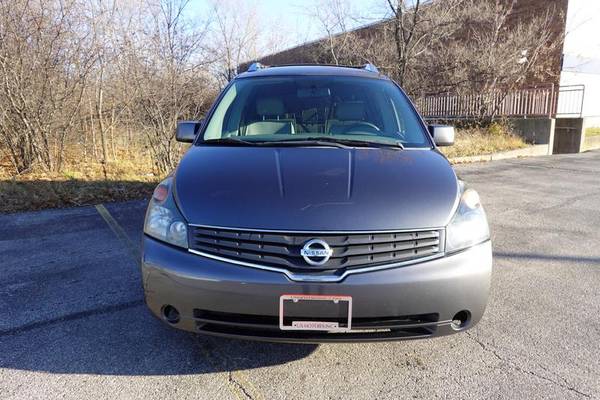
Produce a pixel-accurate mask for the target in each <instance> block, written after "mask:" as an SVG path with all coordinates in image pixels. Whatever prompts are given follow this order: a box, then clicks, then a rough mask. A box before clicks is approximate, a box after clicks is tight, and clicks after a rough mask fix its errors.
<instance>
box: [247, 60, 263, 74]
mask: <svg viewBox="0 0 600 400" xmlns="http://www.w3.org/2000/svg"><path fill="white" fill-rule="evenodd" d="M263 68H267V67H266V66H264V65H262V64H261V63H259V62H254V63H252V64H250V66H249V67H248V69H247V70H246V72H256V71H258V70H259V69H263Z"/></svg>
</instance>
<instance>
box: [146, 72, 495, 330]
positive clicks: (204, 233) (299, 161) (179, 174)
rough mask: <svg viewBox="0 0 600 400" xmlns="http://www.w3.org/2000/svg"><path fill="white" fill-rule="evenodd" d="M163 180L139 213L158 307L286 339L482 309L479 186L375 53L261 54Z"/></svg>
mask: <svg viewBox="0 0 600 400" xmlns="http://www.w3.org/2000/svg"><path fill="white" fill-rule="evenodd" d="M176 137H177V140H179V141H182V142H191V143H192V145H191V147H190V148H189V150H188V151H187V152H186V154H185V155H184V157H183V159H182V160H181V162H180V163H179V166H178V167H177V169H176V170H175V171H174V172H173V173H172V174H171V175H170V176H169V177H168V178H167V179H165V180H164V181H163V182H161V183H160V184H159V185H158V186H157V188H156V190H155V191H154V194H153V196H152V199H151V200H150V203H149V205H148V210H147V213H146V220H145V224H144V237H143V256H142V277H143V286H144V292H145V300H146V304H147V305H148V307H149V309H150V310H151V312H152V313H153V314H154V315H156V316H157V317H158V318H160V319H161V320H163V321H165V322H166V323H167V324H169V325H171V326H173V327H175V328H179V329H183V330H187V331H191V332H198V333H206V334H213V335H221V336H227V337H237V338H246V339H256V340H268V341H284V342H334V341H377V340H398V339H414V338H429V337H436V336H441V335H448V334H451V333H455V332H460V331H463V330H466V329H469V328H471V327H472V326H474V325H475V324H476V323H477V322H478V321H479V320H480V319H481V317H482V315H483V313H484V309H485V307H486V302H487V298H488V291H489V288H490V275H491V268H492V249H491V243H490V233H489V229H488V223H487V219H486V215H485V213H484V210H483V207H482V205H481V203H480V199H479V196H478V194H477V192H476V191H475V190H473V189H472V188H469V187H468V185H466V184H465V183H464V182H462V181H461V180H460V179H458V178H457V176H456V174H455V172H454V170H453V169H452V167H451V165H450V163H449V162H448V160H447V159H446V158H445V157H444V156H443V155H442V154H441V153H440V151H439V150H438V147H439V146H446V145H451V144H452V143H453V141H454V130H453V128H452V127H449V126H440V125H436V126H428V125H426V124H425V123H424V122H423V120H422V119H421V117H420V116H419V114H418V113H417V111H416V109H415V107H414V106H413V104H412V103H411V101H410V100H409V98H408V97H407V96H406V94H405V93H404V92H403V91H402V89H401V88H400V87H399V86H398V85H397V84H396V83H395V82H393V81H392V80H390V79H388V78H387V77H385V76H383V75H382V74H380V73H379V72H378V71H377V69H376V68H375V67H373V66H371V65H366V66H365V67H361V68H358V67H338V66H318V65H312V66H311V65H299V66H277V67H263V66H261V65H259V64H253V65H252V66H251V67H250V68H249V70H248V71H247V72H245V73H242V74H240V75H238V76H237V77H236V78H235V79H234V80H233V81H231V82H230V83H229V85H228V86H227V87H226V88H225V89H224V90H223V91H222V93H221V94H220V95H219V97H218V98H217V99H216V101H215V103H214V105H213V106H212V108H211V110H210V111H209V112H208V114H207V116H206V119H204V120H203V121H186V122H180V123H179V125H178V128H177V132H176Z"/></svg>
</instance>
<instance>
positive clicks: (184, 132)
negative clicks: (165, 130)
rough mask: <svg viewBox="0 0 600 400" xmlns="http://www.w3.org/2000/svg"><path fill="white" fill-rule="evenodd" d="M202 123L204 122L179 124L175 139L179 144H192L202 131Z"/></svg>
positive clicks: (181, 122) (183, 122)
mask: <svg viewBox="0 0 600 400" xmlns="http://www.w3.org/2000/svg"><path fill="white" fill-rule="evenodd" d="M202 122H203V121H202V120H200V121H179V122H177V131H176V132H175V139H176V140H177V141H178V142H184V143H192V142H193V141H194V139H195V138H196V135H197V134H198V132H199V131H200V127H201V126H202Z"/></svg>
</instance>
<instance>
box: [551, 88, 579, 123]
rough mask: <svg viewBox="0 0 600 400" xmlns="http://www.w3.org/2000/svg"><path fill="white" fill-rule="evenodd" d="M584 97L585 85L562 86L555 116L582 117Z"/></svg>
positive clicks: (559, 89) (559, 90)
mask: <svg viewBox="0 0 600 400" xmlns="http://www.w3.org/2000/svg"><path fill="white" fill-rule="evenodd" d="M584 97H585V85H569V86H560V87H559V88H558V101H557V103H556V111H555V115H556V116H557V117H574V118H576V117H581V116H582V115H583V99H584Z"/></svg>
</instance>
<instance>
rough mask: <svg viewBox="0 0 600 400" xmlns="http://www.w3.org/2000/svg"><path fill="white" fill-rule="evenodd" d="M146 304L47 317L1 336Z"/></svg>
mask: <svg viewBox="0 0 600 400" xmlns="http://www.w3.org/2000/svg"><path fill="white" fill-rule="evenodd" d="M143 304H144V300H134V301H129V302H127V303H120V304H113V305H110V306H106V307H98V308H94V309H92V310H86V311H80V312H76V313H72V314H67V315H62V316H60V317H57V318H52V319H47V320H45V321H37V322H32V323H29V324H25V325H21V326H18V327H15V328H10V329H5V330H1V331H0V337H2V336H10V335H18V334H21V333H24V332H27V331H31V330H34V329H39V328H44V327H46V326H49V325H55V324H61V323H64V322H68V321H74V320H78V319H84V318H88V317H92V316H95V315H101V314H108V313H113V312H118V311H123V310H127V309H129V308H134V307H139V306H141V305H143Z"/></svg>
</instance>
